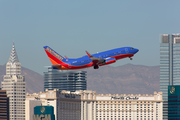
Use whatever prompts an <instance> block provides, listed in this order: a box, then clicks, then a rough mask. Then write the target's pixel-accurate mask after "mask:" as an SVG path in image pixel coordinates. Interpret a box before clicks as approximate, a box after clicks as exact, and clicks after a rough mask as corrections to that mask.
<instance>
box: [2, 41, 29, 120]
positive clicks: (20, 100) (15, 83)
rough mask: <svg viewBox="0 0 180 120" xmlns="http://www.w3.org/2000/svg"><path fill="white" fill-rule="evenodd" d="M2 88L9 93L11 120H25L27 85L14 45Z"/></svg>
mask: <svg viewBox="0 0 180 120" xmlns="http://www.w3.org/2000/svg"><path fill="white" fill-rule="evenodd" d="M1 86H2V90H6V91H7V95H8V97H9V114H10V117H9V118H10V120H25V99H26V98H25V97H26V83H25V77H24V76H22V75H21V64H20V63H19V60H18V56H17V54H16V50H15V46H14V44H13V46H12V50H11V54H10V57H9V61H8V62H7V64H6V75H4V81H3V82H2V83H1Z"/></svg>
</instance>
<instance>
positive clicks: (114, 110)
mask: <svg viewBox="0 0 180 120" xmlns="http://www.w3.org/2000/svg"><path fill="white" fill-rule="evenodd" d="M80 94H81V120H162V116H163V115H162V106H163V100H162V92H158V93H157V92H154V95H140V94H139V95H133V94H131V95H126V94H123V95H118V94H116V95H111V94H108V95H103V94H101V95H96V92H94V91H80Z"/></svg>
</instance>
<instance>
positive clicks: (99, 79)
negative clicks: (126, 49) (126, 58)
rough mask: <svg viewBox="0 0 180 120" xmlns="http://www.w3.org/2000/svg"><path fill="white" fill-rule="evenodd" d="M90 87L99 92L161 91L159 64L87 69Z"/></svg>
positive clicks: (137, 92)
mask: <svg viewBox="0 0 180 120" xmlns="http://www.w3.org/2000/svg"><path fill="white" fill-rule="evenodd" d="M87 72H88V75H87V78H88V79H87V83H88V84H87V85H88V89H91V90H95V91H96V92H97V93H98V94H153V93H154V91H157V92H159V91H160V83H159V73H160V72H159V66H152V67H151V66H143V65H132V64H126V65H123V66H118V67H112V66H102V67H100V68H99V69H98V70H94V69H92V68H88V69H87Z"/></svg>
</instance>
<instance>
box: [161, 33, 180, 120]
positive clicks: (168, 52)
mask: <svg viewBox="0 0 180 120" xmlns="http://www.w3.org/2000/svg"><path fill="white" fill-rule="evenodd" d="M179 73H180V34H172V35H170V34H162V35H161V42H160V91H161V92H163V101H164V102H163V119H166V120H167V119H168V118H167V117H168V85H180V74H179Z"/></svg>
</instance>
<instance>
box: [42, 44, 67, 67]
mask: <svg viewBox="0 0 180 120" xmlns="http://www.w3.org/2000/svg"><path fill="white" fill-rule="evenodd" d="M44 50H45V51H46V53H47V55H48V57H49V59H50V61H51V63H52V64H53V65H59V64H62V63H63V62H65V61H66V59H65V58H64V57H62V56H61V55H59V54H58V53H57V52H55V51H54V50H53V49H51V48H50V47H49V46H44Z"/></svg>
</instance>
